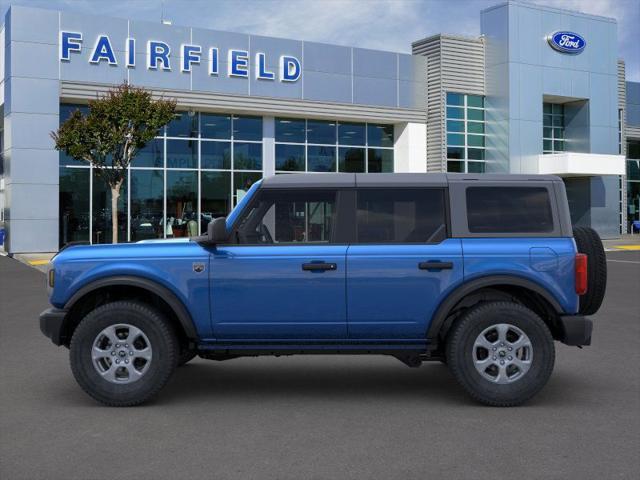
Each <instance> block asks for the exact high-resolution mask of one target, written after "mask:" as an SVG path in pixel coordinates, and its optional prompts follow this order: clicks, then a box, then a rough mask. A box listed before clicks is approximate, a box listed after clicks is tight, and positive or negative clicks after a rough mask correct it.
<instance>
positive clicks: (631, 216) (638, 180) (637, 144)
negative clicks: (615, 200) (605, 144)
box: [627, 140, 640, 232]
mask: <svg viewBox="0 0 640 480" xmlns="http://www.w3.org/2000/svg"><path fill="white" fill-rule="evenodd" d="M635 221H640V140H629V141H628V142H627V222H628V228H629V230H628V231H629V232H633V230H632V223H633V222H635Z"/></svg>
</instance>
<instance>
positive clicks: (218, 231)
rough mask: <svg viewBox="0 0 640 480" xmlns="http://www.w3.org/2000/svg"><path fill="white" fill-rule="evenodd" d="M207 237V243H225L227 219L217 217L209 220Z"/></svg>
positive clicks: (227, 235)
mask: <svg viewBox="0 0 640 480" xmlns="http://www.w3.org/2000/svg"><path fill="white" fill-rule="evenodd" d="M207 237H208V241H209V243H212V244H214V245H216V244H218V243H225V242H226V241H227V240H228V239H229V234H228V233H227V219H226V218H225V217H218V218H216V219H214V220H212V221H211V222H209V225H207Z"/></svg>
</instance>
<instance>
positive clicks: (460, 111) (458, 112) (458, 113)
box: [447, 107, 464, 119]
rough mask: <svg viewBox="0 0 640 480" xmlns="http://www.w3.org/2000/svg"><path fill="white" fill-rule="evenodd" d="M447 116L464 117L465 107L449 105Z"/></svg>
mask: <svg viewBox="0 0 640 480" xmlns="http://www.w3.org/2000/svg"><path fill="white" fill-rule="evenodd" d="M447 118H457V119H463V118H464V108H458V107H447Z"/></svg>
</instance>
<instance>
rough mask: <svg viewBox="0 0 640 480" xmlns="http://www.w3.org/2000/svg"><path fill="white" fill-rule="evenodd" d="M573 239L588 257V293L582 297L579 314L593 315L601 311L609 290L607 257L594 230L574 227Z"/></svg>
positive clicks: (579, 249) (580, 250)
mask: <svg viewBox="0 0 640 480" xmlns="http://www.w3.org/2000/svg"><path fill="white" fill-rule="evenodd" d="M573 238H574V240H575V241H576V247H577V248H578V252H580V253H584V254H586V255H587V293H585V294H584V295H581V296H580V310H579V312H580V313H581V314H582V315H593V314H595V313H596V312H597V311H598V310H599V309H600V306H601V305H602V301H603V300H604V294H605V290H606V289H607V257H606V255H605V253H604V246H603V245H602V240H600V236H599V235H598V233H597V232H596V231H595V230H594V229H593V228H588V227H574V229H573Z"/></svg>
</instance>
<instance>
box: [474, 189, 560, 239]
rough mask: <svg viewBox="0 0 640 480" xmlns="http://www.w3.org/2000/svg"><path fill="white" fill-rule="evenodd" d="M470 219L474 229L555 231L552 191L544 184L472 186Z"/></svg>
mask: <svg viewBox="0 0 640 480" xmlns="http://www.w3.org/2000/svg"><path fill="white" fill-rule="evenodd" d="M467 221H468V223H469V231H470V232H471V233H545V232H552V231H553V215H552V213H551V202H550V200H549V192H548V191H547V189H546V188H543V187H469V188H467Z"/></svg>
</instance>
